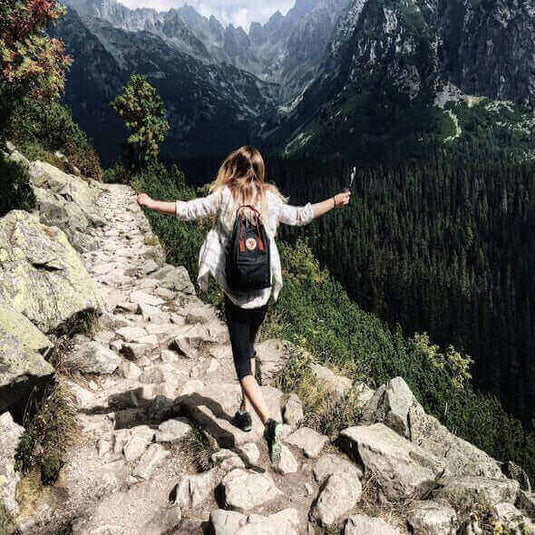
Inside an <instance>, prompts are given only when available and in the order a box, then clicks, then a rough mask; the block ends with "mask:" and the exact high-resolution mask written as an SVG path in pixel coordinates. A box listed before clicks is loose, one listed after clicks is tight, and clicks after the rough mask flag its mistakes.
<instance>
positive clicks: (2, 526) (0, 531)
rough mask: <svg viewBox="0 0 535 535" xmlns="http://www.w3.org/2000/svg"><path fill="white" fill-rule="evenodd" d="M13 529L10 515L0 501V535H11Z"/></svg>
mask: <svg viewBox="0 0 535 535" xmlns="http://www.w3.org/2000/svg"><path fill="white" fill-rule="evenodd" d="M12 529H13V525H12V519H11V515H10V514H9V513H8V512H7V511H6V509H5V507H4V504H3V502H1V501H0V535H11V533H12Z"/></svg>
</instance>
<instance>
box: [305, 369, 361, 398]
mask: <svg viewBox="0 0 535 535" xmlns="http://www.w3.org/2000/svg"><path fill="white" fill-rule="evenodd" d="M310 370H311V372H312V374H313V375H314V377H316V379H318V380H319V381H321V382H323V383H324V384H325V385H326V387H327V388H328V389H329V390H331V392H332V393H333V395H334V396H335V397H340V396H343V395H344V394H345V393H346V392H347V391H348V390H349V389H350V388H351V385H352V384H353V381H352V380H351V379H350V378H349V377H344V376H342V375H336V374H335V373H334V372H333V371H332V370H331V369H330V368H327V366H322V365H321V364H317V363H313V364H311V365H310Z"/></svg>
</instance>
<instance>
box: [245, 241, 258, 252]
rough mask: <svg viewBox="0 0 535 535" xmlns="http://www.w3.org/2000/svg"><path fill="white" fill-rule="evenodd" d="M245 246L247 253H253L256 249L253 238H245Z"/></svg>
mask: <svg viewBox="0 0 535 535" xmlns="http://www.w3.org/2000/svg"><path fill="white" fill-rule="evenodd" d="M245 246H246V247H247V249H249V251H254V250H255V249H256V240H255V239H254V238H247V239H246V240H245Z"/></svg>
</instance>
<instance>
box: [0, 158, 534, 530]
mask: <svg viewBox="0 0 535 535" xmlns="http://www.w3.org/2000/svg"><path fill="white" fill-rule="evenodd" d="M15 156H16V154H15V153H13V154H12V157H15ZM28 165H29V166H30V170H31V174H32V179H33V185H34V188H35V191H36V194H37V196H38V199H39V207H38V210H39V214H38V215H39V221H40V223H39V225H40V227H41V231H42V229H45V230H46V229H47V228H50V227H49V226H47V225H52V224H54V225H56V226H57V227H59V228H63V230H64V231H65V232H66V234H67V236H68V237H69V239H70V241H71V243H72V245H73V246H74V247H75V249H76V250H77V251H78V252H79V256H80V257H81V263H82V264H83V266H85V267H84V269H85V270H87V274H88V275H89V278H90V279H92V283H91V284H93V283H94V287H95V288H96V290H97V293H98V295H99V297H97V298H95V299H97V300H98V301H99V303H98V306H96V308H98V309H100V314H99V316H98V319H97V321H96V324H95V327H94V329H93V330H92V333H91V334H90V335H88V336H85V335H81V334H77V335H75V336H74V337H73V338H72V344H71V347H70V349H69V351H68V353H67V354H66V355H64V359H63V360H64V362H65V363H66V364H65V365H67V366H70V367H71V369H75V370H76V373H72V374H70V375H69V376H68V377H69V378H68V379H64V381H65V382H66V383H67V384H68V385H69V387H70V388H71V390H72V392H73V394H74V397H75V400H76V410H77V420H78V423H79V426H80V433H79V437H78V438H77V440H76V443H75V445H74V446H73V447H72V448H71V449H70V450H69V455H68V458H67V460H66V463H65V466H64V467H63V468H62V470H61V474H60V478H59V480H58V481H57V482H56V483H55V484H54V485H52V486H51V487H49V488H47V489H46V491H44V492H43V493H42V494H41V495H40V497H39V499H38V500H37V502H36V503H34V504H32V506H31V507H25V508H24V509H21V510H19V508H18V505H17V503H16V499H15V497H16V492H15V487H16V484H17V481H18V476H17V475H16V474H15V473H14V472H13V469H12V459H13V455H14V449H15V446H16V442H17V439H18V437H19V436H20V435H21V433H22V432H23V428H22V427H20V425H18V424H16V423H15V422H14V421H13V419H12V418H11V415H10V413H9V412H4V413H3V414H2V415H1V416H0V428H1V429H0V431H2V433H0V435H1V436H2V437H3V438H0V446H2V450H3V453H2V454H1V455H2V458H0V462H2V461H3V462H4V469H3V472H2V471H0V475H2V474H3V475H4V476H6V480H7V481H10V483H8V484H7V483H6V484H4V486H3V487H2V482H1V478H0V497H1V498H3V500H4V503H6V504H8V505H7V508H8V510H11V511H12V512H13V514H15V515H18V516H17V517H16V518H17V526H18V529H19V533H20V534H22V535H30V534H32V535H45V534H47V535H48V534H52V533H73V534H78V535H94V534H102V535H122V534H125V535H126V534H129V535H132V534H139V535H142V534H155V535H156V534H164V533H166V534H196V533H198V534H202V533H213V534H215V535H231V534H239V535H247V534H277V535H292V534H307V535H308V534H315V533H318V534H319V533H344V534H345V535H356V534H367V535H368V534H381V535H388V534H398V535H399V534H405V533H415V534H422V535H423V534H437V535H442V534H455V533H466V534H472V533H473V534H476V533H482V531H481V527H480V523H481V518H480V517H477V515H475V516H474V514H473V510H475V509H477V507H476V505H477V504H479V503H485V504H487V505H489V506H492V507H494V508H495V511H496V514H497V515H498V516H497V518H499V519H500V520H501V521H502V522H503V523H510V524H511V525H513V524H514V525H515V526H516V525H520V524H519V522H520V521H522V522H524V523H525V525H526V526H527V527H526V528H525V529H526V530H531V531H525V533H528V534H529V533H532V532H533V525H532V524H531V523H530V521H529V519H528V515H530V514H531V515H532V516H533V514H534V512H535V496H534V494H533V493H532V492H531V487H530V486H529V480H527V482H526V478H525V477H524V478H523V477H520V476H516V477H515V478H513V476H512V475H511V473H512V472H511V473H510V474H509V476H510V477H507V476H506V475H505V467H504V465H503V463H500V462H498V461H496V460H494V459H492V458H491V457H489V456H488V455H487V454H485V453H484V452H482V451H481V450H479V449H477V448H476V447H474V446H473V445H471V444H469V443H468V442H466V441H464V440H462V439H460V438H458V437H456V436H455V435H453V434H452V433H450V432H449V431H448V430H447V429H446V428H445V427H444V426H442V425H441V424H440V422H438V420H436V419H435V418H433V417H432V416H429V415H427V414H425V412H424V410H423V408H422V406H421V405H420V404H419V403H418V401H417V400H416V399H415V397H414V395H413V394H412V392H411V391H410V389H409V388H408V386H407V385H406V383H405V382H404V381H403V379H402V378H401V377H397V378H393V379H392V380H391V381H389V382H388V383H387V384H384V385H382V386H381V387H379V388H378V389H377V390H376V391H374V390H371V389H370V388H368V387H366V385H363V384H362V385H358V387H359V389H360V392H361V402H362V404H363V419H362V421H361V422H355V425H354V426H352V427H349V428H347V429H345V430H343V431H342V432H341V433H340V435H339V436H338V437H327V436H324V435H321V434H319V433H317V432H316V431H315V430H313V429H310V428H308V427H303V426H301V424H300V422H301V420H302V417H303V411H302V407H301V402H300V400H299V398H298V397H297V396H296V395H295V394H291V395H285V394H283V392H281V391H280V390H279V389H277V388H276V386H275V382H274V376H275V374H276V372H277V370H279V369H281V367H283V366H284V363H285V359H286V356H287V351H286V348H285V345H284V343H283V342H282V341H280V340H267V341H264V342H262V343H259V344H258V346H257V352H258V360H259V363H260V367H261V377H262V390H263V392H264V396H265V398H266V401H267V403H268V405H269V407H270V408H271V410H272V411H273V413H274V414H275V415H276V417H277V419H278V420H279V421H283V422H285V425H284V434H283V435H284V439H283V440H284V443H285V446H284V448H283V454H282V459H281V461H280V462H279V463H278V464H277V465H276V466H272V465H271V463H270V461H269V458H268V455H267V448H266V445H265V443H264V440H263V438H262V431H263V428H262V425H261V423H260V421H259V420H258V418H257V417H256V415H254V414H253V430H252V431H251V432H248V433H245V432H242V431H240V430H239V429H237V428H236V427H234V426H233V424H232V422H231V418H232V416H233V414H234V412H235V410H236V409H237V407H238V405H239V395H240V389H239V384H238V381H237V379H236V375H235V371H234V366H233V361H232V355H231V350H230V345H229V343H228V336H227V328H226V325H225V323H224V322H223V321H222V319H221V318H220V317H219V316H218V313H217V311H216V309H215V308H214V307H212V306H211V305H207V304H205V303H203V302H202V300H200V299H199V298H198V297H197V295H196V293H195V288H194V286H193V284H192V283H191V280H190V278H189V276H188V274H187V271H186V270H185V269H184V268H183V267H174V266H171V265H169V264H166V263H165V254H164V252H163V249H162V247H161V246H160V245H159V242H158V240H157V239H156V237H155V236H154V235H153V233H152V231H151V229H150V226H149V224H148V222H147V220H146V218H145V216H144V214H143V213H142V211H141V209H140V208H139V207H138V205H137V203H136V202H135V195H134V192H133V190H132V189H131V188H130V187H128V186H124V185H116V184H111V185H104V184H99V183H96V182H94V181H83V180H82V179H80V178H79V177H76V176H74V175H67V174H66V173H63V172H61V171H59V170H58V169H56V168H54V167H52V166H49V165H48V164H42V163H41V162H32V163H29V162H28ZM39 177H40V178H39ZM43 177H44V178H43ZM67 186H68V187H67ZM66 189H68V190H69V194H68V195H66V194H65V191H66ZM80 191H84V192H85V193H84V195H77V193H79V192H80ZM88 191H90V195H89V193H87V192H88ZM54 203H55V204H54ZM88 203H90V206H89V205H88ZM51 207H53V208H51ZM77 210H80V211H81V213H82V214H83V215H84V217H85V218H86V219H87V221H85V222H84V224H83V225H82V226H79V227H77V226H76V225H77V224H78V223H77V222H79V220H80V217H81V216H80V214H79V213H78V211H77ZM13 213H14V212H11V213H10V214H8V215H7V216H6V217H5V218H4V221H2V220H0V253H1V252H2V247H4V248H6V249H8V248H9V247H11V248H15V247H17V244H16V243H15V242H14V240H13V236H14V235H15V231H14V230H13V228H15V227H16V226H17V225H19V226H18V227H16V228H18V229H19V230H20V229H21V226H22V227H24V225H25V224H27V223H25V222H24V221H23V216H22V215H21V212H17V213H16V214H15V215H13V216H12V215H11V214H13ZM58 213H60V214H61V217H60V216H58ZM32 217H33V216H32ZM2 224H3V225H4V227H2V226H1V225H2ZM28 225H29V223H28ZM31 225H37V223H36V222H35V221H33V220H32V223H31ZM32 228H33V227H32ZM35 232H37V230H35ZM47 232H48V231H47ZM58 232H61V231H59V230H58ZM2 236H8V237H9V239H4V240H3V238H2ZM65 247H66V246H65ZM8 252H9V254H11V255H12V256H13V257H14V253H13V252H12V251H11V250H10V251H8ZM77 254H78V253H77ZM9 258H11V257H9ZM28 258H29V256H28V254H26V259H28ZM58 262H59V261H57V262H56V263H57V264H58V266H57V267H54V269H52V268H50V269H46V270H44V271H43V269H42V266H43V263H42V262H41V263H39V262H36V261H35V259H32V260H31V262H30V263H31V265H32V266H33V267H32V269H34V270H38V271H39V273H38V277H39V280H41V278H43V277H45V278H46V280H47V284H48V287H51V284H52V282H51V281H53V280H54V281H55V282H54V284H57V279H52V278H51V277H53V276H57V271H60V270H64V271H65V272H66V271H67V268H66V267H64V266H62V265H59V263H58ZM73 262H74V261H73ZM46 263H47V266H49V267H50V266H52V265H53V262H52V260H51V259H47V260H46ZM71 264H72V263H71ZM5 265H6V266H7V267H5V268H4V269H6V270H7V269H8V268H9V262H7V263H6V264H5ZM54 270H56V271H54ZM6 273H8V272H7V271H6ZM36 276H37V275H36ZM34 282H35V281H34ZM71 286H73V284H71ZM32 287H33V288H35V284H34V285H33V286H32ZM78 287H79V289H80V290H79V294H80V295H78V296H73V298H72V299H75V298H76V297H78V298H81V299H82V300H84V303H86V306H87V299H88V297H87V295H83V294H87V293H88V292H89V293H90V290H88V289H87V288H89V286H87V287H83V286H82V285H79V286H78ZM91 288H93V286H91ZM91 291H93V290H91ZM12 295H14V294H9V293H8V292H7V290H5V291H4V294H2V293H1V286H0V297H2V296H4V299H5V301H6V302H7V305H6V306H7V307H8V308H9V310H11V309H17V306H18V303H19V302H20V300H19V301H17V300H16V299H14V298H12V299H11V301H9V299H10V296H12ZM55 295H56V294H55ZM6 296H7V297H6ZM15 305H17V306H15ZM59 308H61V307H59V305H58V309H59ZM1 311H2V309H1V307H0V312H1ZM19 313H21V314H22V315H24V316H26V317H28V316H30V317H29V319H30V320H32V321H33V323H34V324H35V325H37V326H39V325H40V323H39V322H38V321H37V320H36V318H34V317H31V314H30V312H29V311H28V310H27V309H23V307H20V306H18V309H17V310H15V311H14V312H13V314H19ZM46 317H47V319H48V321H49V323H51V324H52V323H53V321H52V320H53V319H54V313H53V312H50V311H49V312H48V316H46ZM1 320H2V315H1V314H0V330H1V329H2V328H4V327H5V326H4V325H2V321H1ZM21 321H22V320H21ZM25 321H26V320H25ZM43 321H44V320H43ZM12 323H13V322H12ZM32 328H33V327H32ZM30 330H31V329H30ZM41 330H42V331H43V332H45V333H46V332H47V331H46V329H45V327H42V329H41ZM1 332H3V331H1ZM6 336H7V335H6ZM10 336H11V335H10ZM13 336H14V339H16V338H17V337H18V339H19V341H20V340H23V339H24V340H25V341H24V344H25V345H24V347H29V346H30V344H29V343H28V342H27V340H26V338H24V337H25V336H26V334H22V333H20V332H18V333H16V335H13ZM6 339H7V338H6ZM32 340H34V339H33V338H32ZM39 340H40V342H39V343H37V342H35V341H34V342H32V344H33V346H32V347H33V349H42V348H43V347H46V346H47V343H46V341H42V340H41V339H39ZM15 341H16V340H15ZM22 346H23V344H22V342H21V343H20V344H18V345H17V344H16V343H15V342H13V348H14V349H10V351H12V352H13V354H15V353H16V352H19V353H20V351H21V347H22ZM19 353H16V356H17V359H18V360H17V359H15V358H13V359H12V360H11V361H9V360H8V361H9V362H19V360H20V359H19ZM7 354H8V355H9V354H10V353H9V352H8V353H7ZM13 366H14V365H13ZM39 366H41V367H42V366H43V365H42V364H39ZM313 371H314V373H315V374H316V376H317V378H318V381H324V382H325V383H326V384H327V385H328V386H329V387H330V388H332V392H333V396H339V395H342V394H343V393H344V392H346V391H347V390H348V389H349V388H355V387H356V386H357V385H355V384H353V383H352V381H351V380H350V379H348V378H344V377H338V376H336V375H335V374H334V373H332V372H331V371H330V370H329V369H328V368H326V367H324V366H321V365H319V364H316V365H314V366H313ZM1 373H3V372H1V371H0V374H1ZM32 373H33V375H34V376H36V375H38V373H37V372H32ZM39 373H40V374H41V375H46V374H47V373H50V371H46V370H45V371H42V372H39ZM29 375H31V374H28V372H27V370H26V371H25V377H26V378H27V377H28V376H29ZM1 377H2V376H1V375H0V378H1ZM0 384H1V383H0ZM21 384H22V383H21ZM2 441H3V442H2ZM203 455H204V457H205V462H204V466H202V467H199V466H197V465H196V463H195V462H194V461H195V459H196V458H198V457H199V456H203ZM508 466H509V465H508ZM201 468H202V469H201ZM521 475H522V474H521ZM372 484H373V485H375V488H377V489H379V492H378V493H377V496H378V499H379V502H378V503H377V504H376V509H375V513H374V514H373V515H372V514H370V507H369V504H367V506H366V507H364V506H363V498H364V497H365V496H368V495H371V494H370V493H369V487H370V485H372ZM387 502H388V503H396V502H397V503H402V504H404V505H403V506H402V507H401V508H398V509H395V508H389V509H388V510H387V509H386V508H383V507H382V506H383V505H384V504H386V503H387ZM392 511H394V512H392ZM478 530H479V531H478ZM513 533H517V532H516V531H514V532H513ZM518 533H522V532H521V531H518Z"/></svg>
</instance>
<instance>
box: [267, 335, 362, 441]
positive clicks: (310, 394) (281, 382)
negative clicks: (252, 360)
mask: <svg viewBox="0 0 535 535" xmlns="http://www.w3.org/2000/svg"><path fill="white" fill-rule="evenodd" d="M287 348H288V350H289V352H290V356H289V358H288V360H287V362H286V366H285V367H284V368H283V369H282V370H281V371H280V372H279V373H278V374H277V377H276V382H277V384H278V386H279V387H280V388H281V390H282V391H283V392H286V393H289V392H295V393H296V394H297V395H298V396H299V398H300V399H301V402H302V404H303V413H304V420H303V424H304V425H306V426H307V427H311V428H313V429H316V430H317V431H318V432H320V433H323V434H325V435H331V436H332V435H335V434H337V433H338V432H339V431H341V430H342V429H344V428H346V427H349V426H350V425H354V424H355V423H356V422H357V421H358V420H359V419H360V417H361V413H362V407H361V403H360V401H359V399H358V388H357V387H356V386H355V387H352V388H350V389H349V390H348V391H347V392H346V393H345V394H344V395H343V396H341V397H339V398H337V397H336V396H333V393H332V390H331V388H330V387H329V386H328V385H327V383H326V382H325V381H321V380H318V378H317V377H316V376H315V375H314V374H313V373H312V370H311V368H310V365H311V364H312V363H313V362H314V359H313V357H312V355H311V354H310V353H308V352H307V351H305V350H304V349H302V347H301V346H294V345H293V344H290V343H288V344H287ZM333 371H334V370H333ZM337 371H338V370H336V371H335V373H336V372H337Z"/></svg>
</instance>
